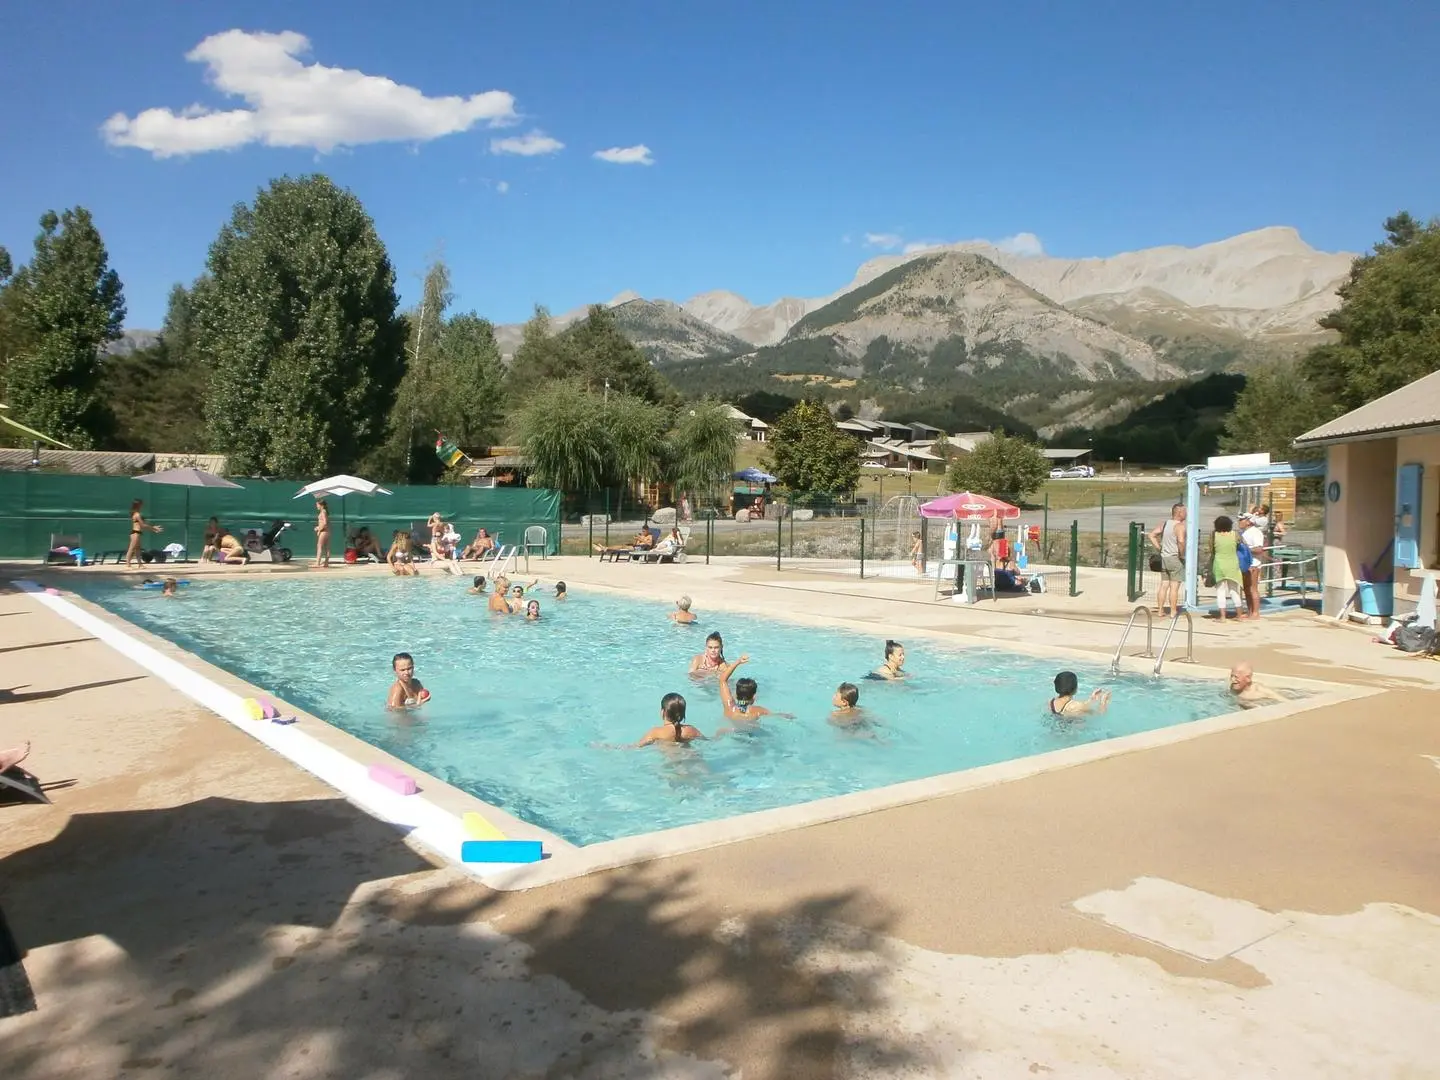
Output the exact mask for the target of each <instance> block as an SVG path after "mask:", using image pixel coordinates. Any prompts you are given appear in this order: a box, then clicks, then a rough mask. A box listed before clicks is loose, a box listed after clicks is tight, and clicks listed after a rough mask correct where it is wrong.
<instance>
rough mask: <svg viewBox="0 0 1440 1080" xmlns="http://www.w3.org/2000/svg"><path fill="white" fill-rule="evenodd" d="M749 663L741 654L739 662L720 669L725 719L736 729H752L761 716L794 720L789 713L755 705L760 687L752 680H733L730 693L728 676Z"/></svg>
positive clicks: (747, 658)
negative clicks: (733, 689) (733, 690)
mask: <svg viewBox="0 0 1440 1080" xmlns="http://www.w3.org/2000/svg"><path fill="white" fill-rule="evenodd" d="M749 662H750V657H749V656H748V655H745V654H742V655H741V657H740V659H739V660H736V661H735V662H734V663H733V664H726V665H725V666H724V667H723V668H721V669H720V706H721V708H722V710H723V711H724V715H725V719H726V720H729V721H730V722H731V723H732V724H734V725H736V727H741V726H743V727H753V726H754V725H755V724H756V723H757V722H758V721H759V719H760V718H761V717H762V716H783V717H785V719H787V720H794V719H795V717H794V716H793V715H792V714H790V713H772V712H771V711H770V710H769V709H767V708H765V707H764V706H763V705H756V704H755V695H756V694H757V693H759V691H760V686H759V684H758V683H756V682H755V680H754V679H737V680H735V693H734V694H733V695H732V694H731V693H730V676H731V675H733V674H735V669H736V668H738V667H739V666H740V665H741V664H746V663H749ZM736 727H730V728H721V729H720V731H719V732H717V734H720V735H723V734H725V733H726V732H727V731H734V730H736Z"/></svg>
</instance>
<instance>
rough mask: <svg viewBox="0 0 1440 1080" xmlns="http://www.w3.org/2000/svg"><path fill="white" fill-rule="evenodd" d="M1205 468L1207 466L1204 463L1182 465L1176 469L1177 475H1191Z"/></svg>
mask: <svg viewBox="0 0 1440 1080" xmlns="http://www.w3.org/2000/svg"><path fill="white" fill-rule="evenodd" d="M1203 468H1205V466H1204V465H1181V466H1180V468H1178V469H1176V470H1175V475H1176V476H1189V475H1190V474H1191V473H1192V472H1199V471H1200V470H1201V469H1203Z"/></svg>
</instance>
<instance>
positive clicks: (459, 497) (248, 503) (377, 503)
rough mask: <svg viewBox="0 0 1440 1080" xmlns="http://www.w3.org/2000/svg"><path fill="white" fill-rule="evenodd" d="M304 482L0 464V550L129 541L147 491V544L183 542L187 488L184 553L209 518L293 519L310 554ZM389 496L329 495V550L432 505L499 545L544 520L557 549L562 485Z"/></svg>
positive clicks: (415, 519)
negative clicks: (152, 477) (215, 481)
mask: <svg viewBox="0 0 1440 1080" xmlns="http://www.w3.org/2000/svg"><path fill="white" fill-rule="evenodd" d="M306 482H307V481H303V480H291V481H276V480H246V479H240V478H236V479H234V483H237V484H240V485H241V487H240V488H239V489H233V488H182V487H173V486H170V485H165V484H146V483H142V482H141V481H139V480H132V479H129V478H127V477H116V476H75V475H68V474H56V473H43V472H13V473H0V557H5V558H30V559H38V558H39V557H41V556H42V555H43V554H44V553H45V552H46V551H47V550H48V548H49V544H50V537H51V535H52V534H57V535H68V536H79V537H80V538H81V542H82V543H81V546H83V547H84V548H85V550H86V552H87V554H91V555H95V554H98V553H100V552H102V551H118V550H123V549H124V548H125V545H126V543H127V542H128V541H129V535H130V503H131V501H132V500H134V499H144V500H145V508H144V514H145V520H146V521H148V522H151V523H153V524H157V525H163V526H164V528H165V531H164V532H163V533H161V534H159V535H158V536H157V535H155V534H149V533H147V534H146V536H145V539H144V544H145V547H146V548H147V549H150V548H163V547H164V546H165V545H166V544H170V543H184V542H185V498H186V492H187V491H188V492H189V496H190V504H189V505H190V517H189V521H190V530H189V531H190V537H189V548H190V552H189V554H190V556H191V557H192V558H194V557H196V556H198V555H199V553H200V547H201V540H200V538H201V536H202V535H203V533H204V530H205V522H206V521H207V520H208V519H209V518H211V517H212V516H213V517H217V518H219V519H220V523H221V524H222V525H224V526H225V527H226V528H228V529H233V530H235V531H237V532H238V531H239V530H240V529H242V528H246V527H251V526H257V525H266V526H268V525H269V524H270V522H272V521H274V520H275V519H277V518H278V519H280V520H282V521H290V522H294V524H295V528H294V529H293V530H292V531H290V532H287V533H286V534H285V537H284V540H283V543H284V544H285V546H287V547H290V548H292V549H293V550H294V552H295V557H296V558H306V557H309V556H311V555H313V554H314V551H315V545H314V534H313V532H312V531H311V529H312V526H313V523H314V520H315V504H314V502H313V501H312V500H311V499H308V498H306V499H296V498H295V497H294V496H295V493H296V492H297V491H299V490H300V489H301V488H302V487H304V486H305V484H306ZM393 491H394V494H393V495H369V496H367V495H350V496H347V497H345V498H343V499H336V498H332V499H330V500H329V503H330V516H331V519H332V522H333V525H332V529H331V546H332V549H333V550H332V555H339V554H340V553H341V552H342V551H343V550H344V540H345V534H346V526H348V527H350V528H354V527H357V526H360V525H366V526H368V527H369V528H370V531H371V532H372V533H374V535H375V537H376V539H377V540H379V541H380V543H381V545H382V546H388V544H389V541H390V535H391V533H392V532H393V531H394V530H396V529H403V528H409V527H411V526H412V525H415V524H420V523H423V522H424V521H425V520H426V518H428V517H429V516H430V515H431V514H432V513H437V512H438V513H439V514H440V516H441V517H443V518H444V519H445V520H446V521H448V522H452V523H453V524H454V525H455V527H456V531H457V532H459V533H460V534H461V536H462V537H463V538H464V541H465V543H467V544H468V543H469V542H470V540H471V538H472V537H473V536H474V535H475V531H476V530H477V529H478V528H480V527H481V526H484V527H485V528H486V529H488V530H489V531H490V533H491V535H493V536H495V537H497V538H498V540H499V542H501V543H505V544H520V543H521V542H522V541H523V540H524V536H525V530H526V529H527V528H528V527H529V526H532V525H541V526H544V527H545V532H546V554H549V555H554V554H557V553H558V552H559V550H560V493H559V492H558V491H550V490H548V489H543V488H472V487H466V486H461V485H450V484H441V485H436V486H433V487H424V486H405V485H400V486H397V487H395V488H393Z"/></svg>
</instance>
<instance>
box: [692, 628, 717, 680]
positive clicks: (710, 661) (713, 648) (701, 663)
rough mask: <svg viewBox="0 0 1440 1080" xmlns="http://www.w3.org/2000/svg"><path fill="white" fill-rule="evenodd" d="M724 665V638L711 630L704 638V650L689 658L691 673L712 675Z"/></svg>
mask: <svg viewBox="0 0 1440 1080" xmlns="http://www.w3.org/2000/svg"><path fill="white" fill-rule="evenodd" d="M724 666H725V639H724V638H722V637H721V636H720V631H718V630H712V631H711V632H710V636H709V637H707V638H706V639H705V651H704V652H702V653H696V654H695V655H694V656H692V657H691V658H690V674H691V675H714V674H716V673H717V672H719V671H720V669H721V668H723V667H724Z"/></svg>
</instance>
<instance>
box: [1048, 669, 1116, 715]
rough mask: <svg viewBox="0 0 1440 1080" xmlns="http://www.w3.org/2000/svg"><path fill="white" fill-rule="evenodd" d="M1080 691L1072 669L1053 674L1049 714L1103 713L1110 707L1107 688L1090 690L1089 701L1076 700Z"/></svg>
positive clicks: (1078, 682)
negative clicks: (1053, 684)
mask: <svg viewBox="0 0 1440 1080" xmlns="http://www.w3.org/2000/svg"><path fill="white" fill-rule="evenodd" d="M1079 691H1080V680H1079V679H1078V678H1076V676H1075V673H1074V672H1073V671H1062V672H1060V674H1058V675H1056V676H1055V696H1054V697H1053V698H1051V699H1050V715H1051V716H1084V715H1086V714H1087V713H1103V712H1104V711H1105V710H1106V709H1108V708H1109V707H1110V691H1109V690H1092V691H1091V692H1090V700H1089V701H1076V700H1075V695H1076V694H1077V693H1079Z"/></svg>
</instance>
